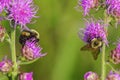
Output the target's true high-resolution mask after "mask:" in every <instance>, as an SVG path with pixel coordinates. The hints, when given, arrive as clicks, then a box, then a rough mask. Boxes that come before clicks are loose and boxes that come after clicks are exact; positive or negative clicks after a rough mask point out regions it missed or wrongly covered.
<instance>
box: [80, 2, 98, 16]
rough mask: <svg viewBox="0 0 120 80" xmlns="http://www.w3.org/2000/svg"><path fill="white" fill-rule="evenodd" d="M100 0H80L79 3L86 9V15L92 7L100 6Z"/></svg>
mask: <svg viewBox="0 0 120 80" xmlns="http://www.w3.org/2000/svg"><path fill="white" fill-rule="evenodd" d="M98 3H99V0H79V5H80V6H82V8H83V10H84V15H85V16H86V15H88V13H89V11H90V9H92V8H96V7H98Z"/></svg>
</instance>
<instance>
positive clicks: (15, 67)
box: [10, 29, 18, 80]
mask: <svg viewBox="0 0 120 80" xmlns="http://www.w3.org/2000/svg"><path fill="white" fill-rule="evenodd" d="M15 34H16V30H15V29H14V30H12V31H11V41H10V48H11V55H12V62H13V71H12V80H15V78H16V76H17V68H18V67H17V62H16V49H15Z"/></svg>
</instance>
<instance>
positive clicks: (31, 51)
mask: <svg viewBox="0 0 120 80" xmlns="http://www.w3.org/2000/svg"><path fill="white" fill-rule="evenodd" d="M41 50H42V48H41V47H40V46H39V45H38V44H37V42H35V41H34V39H33V40H27V41H26V43H25V45H24V46H23V48H22V56H23V57H25V58H26V59H27V60H34V59H36V58H40V57H42V56H45V55H46V54H42V53H41Z"/></svg>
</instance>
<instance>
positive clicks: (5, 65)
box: [0, 59, 12, 73]
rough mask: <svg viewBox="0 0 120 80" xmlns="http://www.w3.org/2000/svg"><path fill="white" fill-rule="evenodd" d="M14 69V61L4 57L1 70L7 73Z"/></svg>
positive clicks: (0, 63) (0, 65)
mask: <svg viewBox="0 0 120 80" xmlns="http://www.w3.org/2000/svg"><path fill="white" fill-rule="evenodd" d="M11 69H12V62H11V61H10V60H7V59H3V61H1V62H0V71H1V72H3V73H7V72H9V71H10V70H11Z"/></svg>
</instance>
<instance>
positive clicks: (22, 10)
mask: <svg viewBox="0 0 120 80" xmlns="http://www.w3.org/2000/svg"><path fill="white" fill-rule="evenodd" d="M8 12H9V15H8V19H9V20H13V21H14V23H15V25H16V24H19V25H21V27H23V28H24V27H25V26H26V24H27V23H30V22H31V19H32V18H33V17H36V16H35V14H36V12H37V11H36V8H35V7H34V5H33V0H14V2H13V3H12V4H11V7H10V8H9V9H8Z"/></svg>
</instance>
